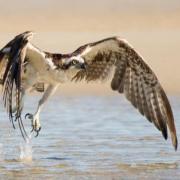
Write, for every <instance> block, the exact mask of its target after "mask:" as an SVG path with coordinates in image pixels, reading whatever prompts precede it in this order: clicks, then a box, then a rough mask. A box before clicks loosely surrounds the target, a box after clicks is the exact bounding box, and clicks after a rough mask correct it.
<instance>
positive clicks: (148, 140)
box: [0, 95, 180, 179]
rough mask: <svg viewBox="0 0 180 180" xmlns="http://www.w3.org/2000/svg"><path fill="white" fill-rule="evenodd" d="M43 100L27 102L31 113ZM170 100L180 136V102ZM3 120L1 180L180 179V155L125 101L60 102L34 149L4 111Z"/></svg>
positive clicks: (44, 116)
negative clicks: (13, 126) (13, 127)
mask: <svg viewBox="0 0 180 180" xmlns="http://www.w3.org/2000/svg"><path fill="white" fill-rule="evenodd" d="M38 99H39V96H36V95H35V96H30V97H29V98H27V99H26V102H27V103H26V104H25V106H26V108H25V112H30V113H32V112H34V111H35V108H36V102H37V100H38ZM170 100H171V104H172V107H173V110H174V115H175V119H176V125H177V131H178V132H180V111H179V109H180V97H171V98H170ZM0 114H1V128H0V179H39V178H43V179H139V178H141V179H152V178H156V179H179V177H180V151H179V150H178V151H177V152H175V151H174V149H173V147H172V145H171V141H170V139H169V140H168V141H165V140H163V138H162V136H161V134H160V133H159V132H158V131H157V130H156V129H155V128H154V126H152V124H151V123H149V122H148V121H147V120H146V119H145V118H144V117H142V116H141V115H139V113H138V112H137V111H136V110H134V108H133V107H132V106H131V105H130V104H129V102H127V101H126V100H125V99H124V97H121V96H107V97H106V96H98V97H97V96H83V97H80V96H76V97H70V96H66V97H62V96H55V97H53V98H52V99H51V100H50V101H49V102H48V104H47V105H46V107H45V109H44V110H43V112H42V113H41V125H42V130H41V132H40V135H39V137H38V138H34V137H33V135H32V138H31V141H30V142H29V143H28V144H25V143H24V142H23V140H22V138H21V136H20V132H19V131H18V128H17V129H16V130H13V129H12V127H11V124H10V122H9V121H8V118H7V115H6V113H5V112H4V109H3V108H2V107H1V109H0ZM25 124H26V126H29V127H30V122H25ZM27 129H28V132H30V128H27Z"/></svg>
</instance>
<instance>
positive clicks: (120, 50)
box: [0, 31, 178, 150]
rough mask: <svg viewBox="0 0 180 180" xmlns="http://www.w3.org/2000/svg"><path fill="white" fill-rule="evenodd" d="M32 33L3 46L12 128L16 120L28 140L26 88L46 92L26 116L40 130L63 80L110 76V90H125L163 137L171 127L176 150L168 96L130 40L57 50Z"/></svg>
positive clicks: (0, 66)
mask: <svg viewBox="0 0 180 180" xmlns="http://www.w3.org/2000/svg"><path fill="white" fill-rule="evenodd" d="M33 34H34V33H33V32H31V31H27V32H24V33H22V34H19V35H17V36H16V37H15V38H14V39H13V40H11V41H10V42H9V43H8V44H7V45H5V46H4V47H3V48H2V49H1V50H0V74H1V75H2V81H1V83H2V86H3V102H4V106H5V108H6V109H7V112H8V115H9V119H10V121H11V122H12V125H13V127H15V121H17V123H18V125H19V128H20V131H21V134H22V136H23V138H24V139H26V137H27V133H26V130H25V128H24V125H23V120H22V110H23V104H24V103H23V99H24V96H25V94H26V92H27V91H29V90H31V89H35V90H37V91H41V92H44V94H43V96H42V98H41V99H40V100H39V102H38V106H37V110H36V111H35V113H34V114H30V113H27V114H26V115H25V118H29V119H30V120H31V123H32V131H34V132H36V135H38V134H39V131H40V130H41V124H40V119H39V115H40V112H41V110H42V108H43V106H44V104H45V102H46V101H47V100H48V98H49V97H50V96H51V95H53V93H54V92H55V91H56V90H57V88H58V86H59V85H60V84H61V83H65V82H71V81H75V82H78V81H82V80H84V81H86V82H91V81H105V80H107V79H108V77H112V80H111V88H112V90H114V91H117V92H119V93H124V95H125V97H126V98H127V100H129V101H130V102H131V104H132V105H133V106H134V107H135V108H137V109H138V110H139V112H140V113H141V114H142V115H143V116H145V117H146V118H147V120H149V121H150V122H152V123H153V124H154V125H155V127H156V128H157V129H158V130H159V131H161V133H162V135H163V137H164V138H165V139H167V138H168V130H167V129H169V132H170V134H171V139H172V144H173V146H174V148H175V150H176V149H177V146H178V141H177V135H176V128H175V123H174V117H173V113H172V109H171V106H170V103H169V101H168V98H167V96H166V94H165V92H164V90H163V88H162V86H161V84H160V83H159V81H158V79H157V77H156V75H155V74H154V72H153V71H152V70H151V69H150V67H149V66H148V65H147V64H146V63H145V62H144V60H143V58H142V57H141V56H140V55H139V54H138V53H137V52H136V51H135V50H134V49H133V47H132V46H131V45H130V44H129V43H128V42H127V41H126V40H124V39H121V38H119V37H110V38H107V39H103V40H100V41H97V42H93V43H89V44H86V45H83V46H81V47H79V48H78V49H77V50H75V51H74V52H72V53H70V54H57V53H56V54H55V53H50V52H45V51H42V50H41V49H39V48H38V47H36V46H35V45H33V44H32V43H31V42H30V41H31V39H32V37H33ZM44 84H46V85H47V87H46V88H45V87H44Z"/></svg>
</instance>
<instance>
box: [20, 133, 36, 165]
mask: <svg viewBox="0 0 180 180" xmlns="http://www.w3.org/2000/svg"><path fill="white" fill-rule="evenodd" d="M32 154H33V151H32V144H31V135H30V136H29V138H28V139H27V140H26V142H24V143H23V144H20V157H19V158H20V160H21V161H25V162H31V161H32Z"/></svg>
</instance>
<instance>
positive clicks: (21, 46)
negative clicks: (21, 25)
mask: <svg viewBox="0 0 180 180" xmlns="http://www.w3.org/2000/svg"><path fill="white" fill-rule="evenodd" d="M30 36H32V33H31V32H25V33H23V34H20V35H18V36H16V37H15V38H14V39H13V40H12V41H10V42H9V43H8V44H7V45H6V46H5V47H4V48H3V49H2V50H1V51H0V54H1V58H0V63H2V62H3V61H5V60H6V67H5V72H4V73H3V82H2V83H3V101H4V106H5V107H6V108H7V111H8V114H9V118H10V120H11V122H12V124H13V127H15V126H14V120H15V121H16V120H17V121H18V125H19V127H20V130H21V134H22V136H23V138H24V139H25V138H26V136H27V134H26V131H25V129H24V126H23V123H22V119H21V105H20V104H21V96H22V91H21V74H22V64H23V62H24V59H25V54H26V47H27V43H28V40H29V37H30ZM4 58H6V59H4ZM14 94H15V99H14ZM13 104H15V106H16V110H15V112H13Z"/></svg>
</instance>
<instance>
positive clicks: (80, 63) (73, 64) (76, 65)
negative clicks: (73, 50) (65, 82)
mask: <svg viewBox="0 0 180 180" xmlns="http://www.w3.org/2000/svg"><path fill="white" fill-rule="evenodd" d="M61 67H62V69H64V70H76V71H80V70H82V69H86V63H85V61H84V59H83V58H82V57H80V56H73V57H70V58H65V59H63V61H62V66H61Z"/></svg>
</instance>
